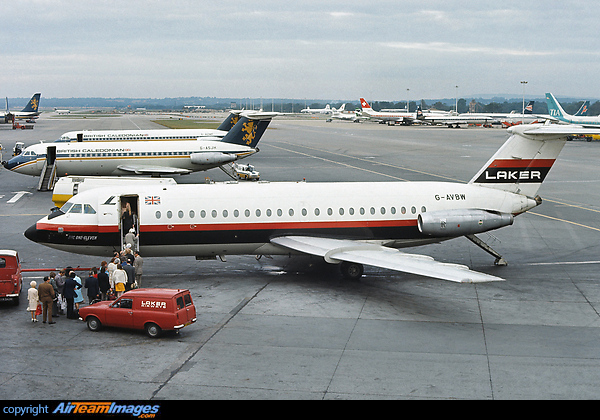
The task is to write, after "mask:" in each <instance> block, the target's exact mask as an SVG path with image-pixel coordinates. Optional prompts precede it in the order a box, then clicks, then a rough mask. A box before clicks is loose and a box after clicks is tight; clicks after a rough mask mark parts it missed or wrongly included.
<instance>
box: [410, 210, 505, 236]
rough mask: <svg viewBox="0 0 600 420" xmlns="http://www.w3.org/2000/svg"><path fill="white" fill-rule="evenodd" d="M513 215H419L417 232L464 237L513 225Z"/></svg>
mask: <svg viewBox="0 0 600 420" xmlns="http://www.w3.org/2000/svg"><path fill="white" fill-rule="evenodd" d="M513 219H514V218H513V215H512V214H508V213H500V212H496V211H489V210H476V209H457V210H447V211H446V210H444V211H432V212H428V213H421V214H420V215H419V218H418V226H419V231H420V232H421V233H423V234H425V235H429V236H435V237H448V236H464V235H472V234H475V233H482V232H487V231H488V230H492V229H498V228H501V227H504V226H509V225H512V224H513Z"/></svg>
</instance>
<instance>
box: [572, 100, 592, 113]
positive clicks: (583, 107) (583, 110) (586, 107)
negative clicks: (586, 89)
mask: <svg viewBox="0 0 600 420" xmlns="http://www.w3.org/2000/svg"><path fill="white" fill-rule="evenodd" d="M589 107H590V101H584V102H583V104H581V108H579V110H578V111H577V112H576V113H575V114H573V115H574V116H576V117H585V116H587V114H588V111H589Z"/></svg>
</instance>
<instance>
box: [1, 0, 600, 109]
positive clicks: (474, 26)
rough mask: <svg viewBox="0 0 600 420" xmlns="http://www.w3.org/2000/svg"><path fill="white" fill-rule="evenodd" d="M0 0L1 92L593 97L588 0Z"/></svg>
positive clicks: (594, 54) (595, 65)
mask: <svg viewBox="0 0 600 420" xmlns="http://www.w3.org/2000/svg"><path fill="white" fill-rule="evenodd" d="M1 10H2V11H1V12H0V13H1V14H0V39H1V40H2V41H1V42H0V60H1V61H0V63H1V65H0V69H1V71H0V85H1V86H2V89H1V95H0V96H8V97H28V96H30V95H31V94H32V93H34V92H37V91H39V92H42V97H44V96H45V97H54V98H66V97H96V96H98V97H138V98H147V97H152V98H163V97H180V96H183V97H186V96H217V97H233V98H244V97H256V98H258V97H262V98H265V99H267V98H309V99H351V100H357V99H358V98H359V97H361V96H362V97H366V98H368V99H370V100H404V99H406V98H407V97H408V98H410V99H411V100H415V99H421V98H425V99H428V98H442V97H448V98H452V97H455V96H456V94H457V93H458V95H459V96H461V97H463V96H467V97H468V96H470V95H474V94H482V93H509V94H515V95H517V96H520V95H521V92H522V85H521V83H520V81H522V80H526V81H528V84H527V85H526V86H525V95H526V96H528V95H530V96H542V95H543V94H544V93H545V92H547V91H550V92H553V93H554V94H555V95H557V96H569V97H580V98H581V99H586V98H598V97H600V77H598V75H599V70H600V65H599V64H600V42H599V41H600V36H599V35H598V33H599V31H598V22H600V5H599V4H598V3H596V2H595V1H570V0H561V1H548V0H546V1H522V0H521V1H507V0H500V1H497V0H496V1H472V2H468V1H451V0H441V1H437V0H421V1H419V0H411V1H364V0H363V1H352V0H343V1H338V0H318V1H300V0H296V1H282V0H273V1H261V0H250V1H248V0H236V1H229V0H218V1H197V0H190V1H183V0H182V1H168V0H163V1H159V0H114V1H110V0H94V1H91V0H19V1H12V2H6V4H3V5H2V9H1ZM456 86H458V88H456ZM407 89H409V90H408V91H407Z"/></svg>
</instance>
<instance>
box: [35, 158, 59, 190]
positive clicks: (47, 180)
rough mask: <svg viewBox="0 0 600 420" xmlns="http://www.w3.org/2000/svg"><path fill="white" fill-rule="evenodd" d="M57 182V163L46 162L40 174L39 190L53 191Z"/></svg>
mask: <svg viewBox="0 0 600 420" xmlns="http://www.w3.org/2000/svg"><path fill="white" fill-rule="evenodd" d="M55 182H56V165H55V164H54V163H53V164H48V161H46V162H44V168H43V169H42V173H41V174H40V182H39V183H38V188H37V189H38V191H51V190H52V189H53V188H54V183H55Z"/></svg>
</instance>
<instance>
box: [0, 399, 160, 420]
mask: <svg viewBox="0 0 600 420" xmlns="http://www.w3.org/2000/svg"><path fill="white" fill-rule="evenodd" d="M160 409H161V406H160V405H159V404H133V403H125V402H111V401H106V402H100V401H87V402H71V401H68V402H54V403H51V404H43V403H41V404H36V405H18V404H15V405H5V406H4V407H3V408H2V414H4V415H12V416H15V417H22V416H27V417H32V416H33V417H37V416H41V417H45V416H47V415H50V416H60V415H66V416H80V415H90V416H94V415H112V416H114V415H125V416H131V417H135V418H140V419H152V418H156V417H158V415H160Z"/></svg>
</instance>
